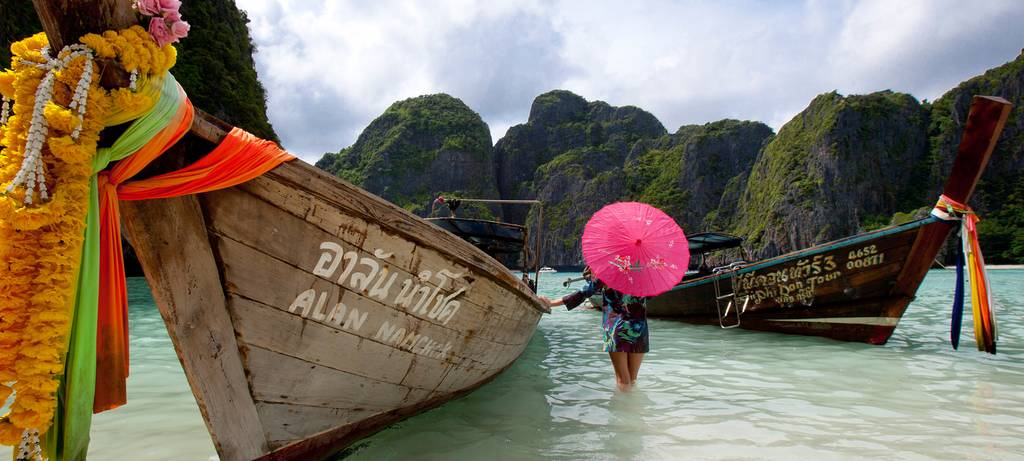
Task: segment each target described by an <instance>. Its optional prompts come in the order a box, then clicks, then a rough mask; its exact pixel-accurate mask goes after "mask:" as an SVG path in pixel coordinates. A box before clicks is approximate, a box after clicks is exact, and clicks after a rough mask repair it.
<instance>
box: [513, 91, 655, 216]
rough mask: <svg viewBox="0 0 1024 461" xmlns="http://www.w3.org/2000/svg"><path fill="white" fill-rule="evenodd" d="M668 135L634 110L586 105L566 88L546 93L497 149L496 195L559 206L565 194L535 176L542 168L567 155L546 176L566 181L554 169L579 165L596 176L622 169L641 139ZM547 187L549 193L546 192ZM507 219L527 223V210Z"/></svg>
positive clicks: (596, 103) (517, 209)
mask: <svg viewBox="0 0 1024 461" xmlns="http://www.w3.org/2000/svg"><path fill="white" fill-rule="evenodd" d="M665 133H666V131H665V127H663V126H662V125H661V122H659V121H658V119H657V118H655V117H654V116H653V115H651V114H650V113H648V112H646V111H644V110H641V109H638V108H636V107H632V106H625V107H613V106H610V105H608V104H607V103H605V102H602V101H593V102H587V100H585V99H583V98H582V97H580V96H577V95H575V94H573V93H571V92H569V91H564V90H555V91H551V92H548V93H544V94H542V95H540V96H537V98H536V99H534V100H533V105H532V106H531V107H530V116H529V119H528V120H527V122H526V123H524V124H522V125H516V126H513V127H512V128H510V129H509V130H508V133H507V134H506V135H505V136H504V137H503V138H501V139H500V140H499V141H498V143H497V145H495V146H494V164H495V167H494V168H495V175H496V177H497V181H498V192H499V193H500V194H501V196H502V197H503V198H509V199H523V198H535V197H536V198H539V199H541V200H545V199H555V200H557V201H559V202H560V201H561V199H562V196H561V195H560V194H558V193H557V191H556V189H558V187H557V186H552V185H549V184H548V183H549V182H550V180H551V179H554V177H551V178H549V177H548V176H547V174H546V173H545V174H544V175H541V176H536V173H538V171H537V169H538V168H539V167H540V166H542V165H545V164H548V163H550V162H552V161H553V160H555V158H556V157H559V156H564V157H562V158H561V159H559V161H558V163H557V164H553V165H551V167H549V168H548V169H547V170H545V172H548V171H550V172H552V173H555V174H556V177H559V178H561V179H562V180H565V179H567V178H566V177H565V175H566V174H570V173H569V172H559V171H554V170H553V168H554V167H556V166H559V165H561V166H564V167H567V168H568V167H573V168H576V167H579V168H577V169H579V170H580V171H579V173H581V174H582V173H586V174H588V175H596V174H597V173H601V172H604V171H607V170H609V169H610V168H615V167H622V164H623V161H624V160H625V158H626V155H627V154H628V153H629V151H630V148H631V147H632V145H633V144H634V143H635V142H636V141H637V140H640V139H650V138H656V137H659V136H662V135H664V134H665ZM584 167H585V171H584ZM590 177H593V176H590ZM580 178H581V179H580V180H585V179H586V178H585V177H580ZM545 189H549V190H550V192H549V193H543V192H542V191H544V190H545ZM551 194H554V195H551ZM545 203H548V202H545ZM550 205H551V206H554V205H555V204H553V203H552V204H550ZM595 211H596V210H595ZM505 217H506V219H507V220H508V221H509V222H517V223H518V222H524V221H525V219H526V209H525V208H524V207H515V206H508V207H506V208H505Z"/></svg>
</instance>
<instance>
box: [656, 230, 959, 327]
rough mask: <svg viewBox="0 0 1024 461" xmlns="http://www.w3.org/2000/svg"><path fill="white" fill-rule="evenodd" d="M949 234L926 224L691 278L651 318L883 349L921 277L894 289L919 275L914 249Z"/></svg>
mask: <svg viewBox="0 0 1024 461" xmlns="http://www.w3.org/2000/svg"><path fill="white" fill-rule="evenodd" d="M950 228H951V226H950V225H948V224H945V223H942V222H940V221H938V220H937V219H935V218H928V219H923V220H920V221H914V222H911V223H908V224H904V225H902V226H894V227H890V228H886V229H882V230H878V231H875V232H871V233H867V234H862V235H859V236H856V237H852V238H847V239H843V240H838V241H835V242H831V243H826V244H823V245H818V246H815V247H812V248H808V249H806V250H801V251H796V252H793V253H789V254H786V255H782V256H779V257H776V258H772V259H769V260H765V261H761V262H758V263H755V264H751V265H748V266H745V267H743V268H740V269H738V270H736V271H728V272H722V273H719V274H713V275H708V276H704V277H700V278H697V279H693V280H687V281H684V282H683V283H682V284H680V285H678V286H677V287H676V288H675V289H673V290H672V291H670V292H668V293H665V294H662V295H660V296H658V297H655V298H652V299H650V300H648V303H647V314H648V315H649V316H651V317H667V318H674V319H678V320H683V321H687V322H691V323H699V324H714V325H719V324H721V325H722V326H726V327H728V326H733V325H737V324H738V326H739V327H740V328H745V329H751V330H760V331H775V332H780V333H792V334H801V335H812V336H825V337H829V338H833V339H839V340H844V341H861V342H866V343H871V344H884V343H885V342H886V341H887V340H888V339H889V336H891V335H892V331H893V330H894V329H895V328H896V325H897V324H898V323H899V320H900V317H901V316H902V315H903V311H904V310H905V309H906V308H907V305H908V304H909V303H910V301H911V300H912V299H913V295H912V294H908V293H913V292H916V290H917V285H918V284H920V282H921V280H922V279H923V274H922V275H921V276H917V275H914V277H913V278H914V280H915V281H916V283H912V286H910V287H906V288H909V289H908V290H906V291H904V292H894V291H893V288H894V282H895V281H896V280H897V278H898V277H900V275H901V274H904V273H907V276H908V277H909V276H910V274H909V272H915V273H917V272H920V271H919V269H917V268H916V267H910V266H909V265H908V263H909V262H911V261H909V260H908V256H909V255H910V254H911V252H912V250H913V248H914V243H915V242H916V241H917V239H918V237H919V235H921V233H922V232H924V231H925V230H926V229H927V230H928V231H929V232H936V233H939V234H943V238H944V234H946V233H948V232H949V230H950ZM934 256H935V255H934V254H932V255H931V258H934ZM928 261H931V259H928ZM913 262H914V263H915V264H914V266H917V265H918V264H917V261H916V259H915V260H914V261H913ZM716 285H717V291H716ZM729 293H735V296H730V295H729ZM719 296H722V297H723V298H722V299H720V300H719V301H718V303H716V298H717V297H719ZM730 302H731V303H732V305H731V306H730V305H729V303H730ZM737 308H738V309H739V315H738V316H737V315H736V312H737V311H736V309H737Z"/></svg>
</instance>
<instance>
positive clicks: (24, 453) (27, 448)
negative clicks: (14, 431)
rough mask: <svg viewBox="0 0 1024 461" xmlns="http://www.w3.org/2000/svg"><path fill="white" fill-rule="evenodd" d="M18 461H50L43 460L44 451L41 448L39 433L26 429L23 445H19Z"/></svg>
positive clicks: (22, 434)
mask: <svg viewBox="0 0 1024 461" xmlns="http://www.w3.org/2000/svg"><path fill="white" fill-rule="evenodd" d="M15 459H16V460H17V461H48V459H47V458H43V450H42V449H41V448H39V431H38V430H35V429H25V432H22V433H21V444H19V445H18V457H17V458H15Z"/></svg>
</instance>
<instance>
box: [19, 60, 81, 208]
mask: <svg viewBox="0 0 1024 461" xmlns="http://www.w3.org/2000/svg"><path fill="white" fill-rule="evenodd" d="M49 52H50V47H49V46H45V47H43V49H42V50H40V54H41V55H42V56H43V58H44V59H45V60H46V62H40V63H35V62H33V63H28V64H29V65H32V66H35V67H37V68H39V69H43V70H45V71H46V76H45V77H43V79H42V80H41V81H40V82H39V87H38V88H36V98H35V105H34V106H33V107H32V121H31V123H30V124H29V129H28V139H27V140H26V142H25V156H24V158H23V159H22V161H21V168H20V169H19V170H18V174H17V175H15V176H14V181H12V182H11V184H10V185H9V186H7V192H12V191H14V188H15V187H18V186H24V187H25V189H26V190H25V204H26V205H31V204H32V195H33V191H34V190H36V188H38V189H39V197H40V199H41V200H44V201H45V200H47V199H48V198H49V195H48V194H47V192H46V177H45V171H44V169H43V155H42V154H43V143H44V142H45V141H46V134H47V132H48V131H49V128H50V125H49V123H48V122H47V121H46V116H45V115H44V113H43V112H44V110H45V109H46V103H47V102H50V101H51V100H52V99H53V82H54V79H55V75H54V74H55V73H56V72H59V71H61V70H64V69H65V68H66V67H67V66H68V64H70V63H71V61H72V60H73V59H75V58H78V57H82V56H84V57H85V64H84V67H83V70H82V77H81V78H79V80H78V84H77V85H76V86H75V94H74V95H73V96H72V98H71V104H70V108H71V109H78V124H77V125H76V126H75V129H74V131H73V132H72V133H71V138H72V139H74V140H76V141H77V140H78V136H79V134H80V133H81V131H82V120H83V119H84V118H85V109H86V103H87V102H88V99H89V85H91V84H92V73H93V72H92V69H93V52H92V50H91V49H89V47H87V46H85V45H82V44H75V45H70V46H66V47H64V49H63V50H61V52H60V53H59V54H58V57H57V58H53V59H51V58H48V57H47V55H49ZM6 108H7V106H6V101H5V105H4V109H5V110H4V116H5V117H4V120H5V122H6V115H7V110H6Z"/></svg>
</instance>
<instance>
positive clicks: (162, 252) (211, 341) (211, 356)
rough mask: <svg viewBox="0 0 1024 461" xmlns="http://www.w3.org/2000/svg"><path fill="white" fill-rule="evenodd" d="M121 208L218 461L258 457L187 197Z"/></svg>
mask: <svg viewBox="0 0 1024 461" xmlns="http://www.w3.org/2000/svg"><path fill="white" fill-rule="evenodd" d="M121 210H122V211H121V212H122V213H123V216H124V218H125V224H126V227H127V231H128V238H129V240H130V241H131V242H132V245H133V246H134V247H135V250H136V252H137V254H138V256H139V262H140V263H142V267H143V270H144V271H145V272H146V278H147V279H148V281H149V286H150V289H151V290H152V291H153V299H154V300H155V301H156V305H157V307H158V308H159V309H160V315H161V316H162V317H163V318H164V323H165V324H166V325H167V332H168V333H169V334H170V337H171V340H172V342H173V343H174V348H175V350H176V351H177V353H178V359H179V360H181V363H182V366H183V368H184V369H185V375H186V376H187V377H188V382H189V385H190V386H191V387H192V393H193V394H194V395H195V397H196V401H197V402H198V404H199V409H200V411H201V412H202V413H203V419H204V420H205V421H206V424H207V428H208V429H209V430H210V435H211V437H212V438H213V443H214V445H215V446H216V447H217V452H218V453H219V454H220V457H221V459H224V460H247V459H252V458H254V457H256V456H259V455H261V454H262V453H265V452H266V451H267V449H268V447H267V441H266V438H265V436H264V434H263V432H262V430H259V427H260V425H259V416H258V415H257V412H256V406H255V404H254V403H253V400H252V396H251V395H250V394H249V386H248V383H247V381H246V378H245V374H244V372H243V368H242V358H241V356H240V355H239V351H238V345H237V343H236V341H235V335H234V329H233V328H232V325H231V319H230V317H229V316H228V312H227V309H226V308H225V305H224V292H223V288H222V287H221V283H220V275H219V274H218V271H217V265H216V262H215V261H214V258H213V253H212V251H211V249H210V242H209V240H207V237H206V226H205V224H204V222H203V218H202V214H201V212H200V209H199V204H198V203H197V201H196V199H195V197H181V198H172V199H164V200H161V201H159V202H155V201H144V202H122V203H121Z"/></svg>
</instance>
